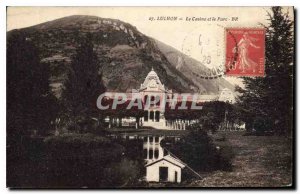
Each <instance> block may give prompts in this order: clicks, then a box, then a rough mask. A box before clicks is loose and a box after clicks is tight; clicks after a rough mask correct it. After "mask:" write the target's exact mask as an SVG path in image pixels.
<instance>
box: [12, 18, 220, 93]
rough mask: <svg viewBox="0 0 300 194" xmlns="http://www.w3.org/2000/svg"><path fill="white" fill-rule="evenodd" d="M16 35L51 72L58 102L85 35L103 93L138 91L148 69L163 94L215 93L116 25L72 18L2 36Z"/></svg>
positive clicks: (157, 46)
mask: <svg viewBox="0 0 300 194" xmlns="http://www.w3.org/2000/svg"><path fill="white" fill-rule="evenodd" d="M18 33H21V34H23V35H25V36H26V39H27V40H28V41H32V42H33V43H34V44H35V45H36V46H37V47H38V49H39V50H40V53H41V61H42V62H43V63H44V64H45V65H49V66H50V71H51V86H52V88H53V90H54V91H55V93H56V94H57V96H60V92H61V88H62V87H63V83H64V81H65V79H66V78H67V76H66V75H67V72H68V71H69V70H70V64H71V57H72V56H73V55H74V54H75V51H76V48H77V46H78V45H79V41H80V39H82V38H83V37H84V36H85V35H86V34H87V33H90V34H91V35H92V39H93V43H94V50H95V51H96V53H97V55H98V57H99V61H100V67H101V69H100V70H101V71H102V74H103V80H104V83H105V85H106V87H107V89H108V91H119V92H126V91H131V89H138V88H139V87H140V84H141V83H143V81H144V79H145V77H146V76H147V74H148V72H149V71H150V70H151V68H152V67H153V69H154V70H155V71H156V72H157V74H158V76H159V77H160V79H161V81H162V82H163V83H164V84H165V86H166V87H167V88H168V89H173V90H174V91H176V92H198V91H199V88H200V90H203V88H204V89H206V91H209V93H210V92H211V91H214V92H217V88H218V87H217V86H214V84H209V83H208V82H207V81H205V82H201V80H199V83H198V80H197V79H194V77H191V76H190V74H189V73H187V72H186V71H182V70H178V69H176V66H175V63H174V62H172V60H171V59H170V58H168V56H167V57H166V56H165V51H166V48H167V47H168V46H167V45H164V46H163V43H158V41H155V40H154V39H151V38H149V37H147V36H145V35H144V34H142V33H141V32H139V31H138V30H137V29H136V27H134V26H132V25H130V24H128V23H125V22H122V21H120V20H115V19H106V18H100V17H96V16H85V15H74V16H68V17H64V18H60V19H57V20H53V21H49V22H45V23H42V24H38V25H35V26H31V27H27V28H23V29H17V30H12V31H9V32H8V33H7V36H8V37H9V36H11V35H13V34H18ZM168 48H170V49H173V48H171V47H168ZM16 49H17V48H16ZM178 52H179V51H178ZM179 54H181V53H178V55H179ZM29 68H30V67H29ZM211 88H213V89H211ZM204 91H205V90H204Z"/></svg>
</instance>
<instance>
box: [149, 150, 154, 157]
mask: <svg viewBox="0 0 300 194" xmlns="http://www.w3.org/2000/svg"><path fill="white" fill-rule="evenodd" d="M152 158H153V150H152V149H150V150H149V159H152Z"/></svg>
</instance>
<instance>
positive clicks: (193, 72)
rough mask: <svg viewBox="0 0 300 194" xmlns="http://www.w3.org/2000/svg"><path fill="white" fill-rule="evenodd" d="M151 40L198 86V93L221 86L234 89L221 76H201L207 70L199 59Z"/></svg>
mask: <svg viewBox="0 0 300 194" xmlns="http://www.w3.org/2000/svg"><path fill="white" fill-rule="evenodd" d="M153 41H155V43H156V45H157V47H158V48H159V50H160V51H161V52H162V53H163V54H164V55H165V57H166V58H167V59H168V61H169V62H170V63H171V64H172V65H173V66H174V67H175V68H176V69H177V70H178V71H180V72H181V73H182V74H183V75H184V76H186V77H188V78H190V80H192V81H193V83H194V84H195V85H196V86H197V88H199V91H200V93H203V94H214V93H216V92H218V90H220V89H223V88H228V89H230V90H232V91H234V88H235V86H234V85H232V84H231V83H230V82H228V81H227V80H225V79H224V78H222V77H219V78H214V79H204V78H202V77H201V76H200V75H203V74H204V73H203V71H205V70H206V71H208V68H207V67H205V66H204V65H203V64H201V63H200V62H199V61H197V60H195V59H193V58H191V57H189V56H187V55H185V54H183V53H182V52H180V51H178V50H177V49H175V48H173V47H171V46H169V45H166V44H165V43H163V42H161V41H159V40H155V39H153Z"/></svg>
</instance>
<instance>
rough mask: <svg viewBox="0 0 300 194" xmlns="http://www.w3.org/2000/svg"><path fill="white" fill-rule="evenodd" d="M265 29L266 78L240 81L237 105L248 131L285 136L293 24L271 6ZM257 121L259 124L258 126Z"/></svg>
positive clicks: (289, 112) (289, 118) (289, 115)
mask: <svg viewBox="0 0 300 194" xmlns="http://www.w3.org/2000/svg"><path fill="white" fill-rule="evenodd" d="M271 10H272V12H271V13H268V17H269V25H268V26H267V27H266V51H265V52H266V64H265V66H266V67H265V72H266V76H265V77H262V78H249V77H248V78H243V82H244V85H245V88H243V89H242V88H237V91H238V92H240V93H241V96H240V98H239V100H238V105H239V106H240V107H241V108H242V112H241V113H242V115H241V117H242V118H243V119H244V121H246V123H247V126H246V127H247V128H248V129H252V128H254V124H255V125H256V126H259V128H260V130H262V129H264V130H274V131H275V132H277V133H287V132H290V131H291V128H292V117H293V109H292V106H293V61H294V58H293V53H294V38H293V36H294V32H293V29H294V22H293V21H292V20H291V19H290V17H289V15H288V13H283V11H282V8H281V7H272V9H271ZM258 122H259V124H258Z"/></svg>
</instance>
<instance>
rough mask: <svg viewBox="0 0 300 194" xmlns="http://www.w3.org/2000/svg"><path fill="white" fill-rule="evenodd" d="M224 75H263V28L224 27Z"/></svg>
mask: <svg viewBox="0 0 300 194" xmlns="http://www.w3.org/2000/svg"><path fill="white" fill-rule="evenodd" d="M225 37H226V64H225V65H226V75H230V76H264V75H265V30H264V29H263V28H227V29H226V34H225Z"/></svg>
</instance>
